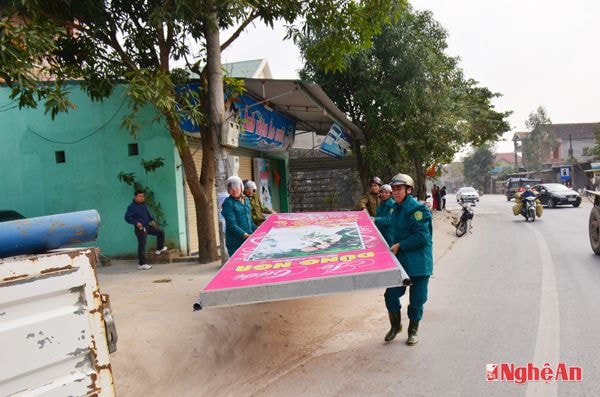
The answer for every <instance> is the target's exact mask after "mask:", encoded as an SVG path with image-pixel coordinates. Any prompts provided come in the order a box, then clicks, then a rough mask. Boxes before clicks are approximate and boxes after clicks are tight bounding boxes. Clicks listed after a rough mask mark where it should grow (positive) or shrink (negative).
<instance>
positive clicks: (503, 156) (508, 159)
mask: <svg viewBox="0 0 600 397" xmlns="http://www.w3.org/2000/svg"><path fill="white" fill-rule="evenodd" d="M517 164H518V165H521V164H523V160H522V158H521V155H519V154H517ZM494 168H502V169H506V168H515V153H514V152H508V153H496V157H495V158H494Z"/></svg>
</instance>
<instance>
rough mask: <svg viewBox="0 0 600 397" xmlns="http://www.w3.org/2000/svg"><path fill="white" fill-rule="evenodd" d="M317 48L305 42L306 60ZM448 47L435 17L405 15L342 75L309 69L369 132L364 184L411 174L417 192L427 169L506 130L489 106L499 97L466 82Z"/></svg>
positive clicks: (498, 114)
mask: <svg viewBox="0 0 600 397" xmlns="http://www.w3.org/2000/svg"><path fill="white" fill-rule="evenodd" d="M315 40H318V38H315V37H314V35H305V36H304V37H302V38H301V49H302V50H303V53H304V54H310V52H309V50H308V48H310V46H311V45H312V44H313V41H315ZM446 47H447V45H446V31H445V30H444V29H443V27H442V26H441V25H440V24H439V23H438V22H437V21H435V20H434V19H433V16H432V14H431V13H430V12H422V11H413V10H412V9H411V8H410V7H408V8H406V9H405V10H404V12H403V13H402V14H401V15H399V16H398V17H397V18H395V19H394V20H392V21H391V23H390V24H388V25H385V26H384V27H383V28H382V31H381V33H379V34H378V35H376V36H375V37H374V39H373V44H372V46H371V47H370V48H367V49H363V50H360V51H358V52H357V53H355V54H353V55H351V56H349V57H347V58H346V62H345V68H344V69H343V70H342V71H328V70H327V69H324V68H322V67H320V66H319V65H317V64H315V63H313V62H310V59H309V61H308V62H307V63H306V64H305V67H304V70H303V71H302V73H301V75H302V77H303V78H305V79H312V80H315V81H316V82H318V83H319V84H321V85H322V86H323V88H324V90H325V91H326V92H327V93H328V94H329V95H330V97H331V98H332V100H333V101H334V102H335V103H336V105H337V106H338V107H339V108H340V109H341V110H342V111H344V112H345V113H346V114H348V115H349V116H350V118H351V119H352V120H353V121H354V122H355V123H356V124H357V125H358V126H360V127H361V128H362V130H363V131H364V134H365V138H366V139H365V142H364V145H363V147H362V152H363V158H364V162H363V164H362V167H363V172H362V173H361V174H362V175H363V177H364V175H383V176H387V175H392V174H395V173H397V172H400V171H401V172H406V173H414V174H415V175H414V176H415V177H416V178H415V179H416V180H417V185H418V187H417V190H418V191H419V190H422V189H423V188H424V176H425V169H427V168H428V167H429V166H430V165H432V164H441V163H448V162H450V161H451V160H452V158H453V156H454V154H455V153H457V152H458V151H459V150H460V149H461V148H462V147H463V146H464V145H467V144H474V145H479V144H482V143H483V142H486V141H490V140H495V139H497V138H498V137H499V136H500V135H501V134H502V133H503V132H504V131H507V130H509V125H508V122H507V121H506V118H507V117H508V116H509V114H510V113H508V112H504V113H501V112H497V111H496V110H494V106H493V105H492V103H491V101H492V99H494V98H495V97H497V96H499V94H496V93H493V92H491V91H490V90H489V89H487V88H485V87H480V86H478V83H477V82H476V81H474V80H472V79H465V78H464V77H463V73H462V70H461V69H460V68H459V67H458V60H457V59H456V58H452V57H449V56H448V55H446V53H445V50H446ZM365 171H366V172H365ZM419 187H421V189H419Z"/></svg>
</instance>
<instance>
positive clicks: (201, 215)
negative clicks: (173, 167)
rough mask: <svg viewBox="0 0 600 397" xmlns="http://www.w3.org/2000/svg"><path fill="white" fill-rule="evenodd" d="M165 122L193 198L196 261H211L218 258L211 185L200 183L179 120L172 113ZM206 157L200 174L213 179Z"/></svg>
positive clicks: (211, 168)
mask: <svg viewBox="0 0 600 397" xmlns="http://www.w3.org/2000/svg"><path fill="white" fill-rule="evenodd" d="M167 124H168V126H169V131H170V133H171V136H172V137H173V139H174V141H175V143H176V147H177V151H178V152H179V157H180V158H181V164H182V166H183V172H184V175H185V180H186V182H187V185H188V187H189V189H190V192H191V193H192V197H193V198H194V206H195V208H196V225H197V229H196V230H197V233H198V241H199V249H198V261H199V262H200V263H208V262H213V261H216V260H217V259H218V255H217V243H216V238H215V232H216V231H215V224H214V222H213V219H214V203H213V202H212V201H213V200H212V197H213V190H212V185H210V184H209V185H208V187H209V188H208V189H207V188H206V186H207V185H202V184H201V183H200V178H198V172H197V171H196V163H195V161H194V157H193V156H192V153H191V151H190V147H189V146H188V145H187V144H186V143H185V142H184V141H183V139H182V138H183V136H182V132H181V127H180V126H179V120H178V119H177V118H176V117H175V116H174V115H167ZM205 161H206V159H205V158H204V157H203V159H202V175H203V176H204V175H205V174H207V175H213V177H212V180H213V181H214V173H215V170H214V165H213V166H212V167H206V166H205Z"/></svg>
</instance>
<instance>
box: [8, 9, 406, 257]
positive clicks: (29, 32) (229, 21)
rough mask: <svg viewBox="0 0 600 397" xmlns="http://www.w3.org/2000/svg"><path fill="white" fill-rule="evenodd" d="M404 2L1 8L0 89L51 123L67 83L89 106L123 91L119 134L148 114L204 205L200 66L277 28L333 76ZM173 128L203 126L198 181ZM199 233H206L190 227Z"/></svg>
mask: <svg viewBox="0 0 600 397" xmlns="http://www.w3.org/2000/svg"><path fill="white" fill-rule="evenodd" d="M404 1H405V0H363V1H354V0H351V1H348V0H177V1H147V0H112V1H107V0H45V1H39V0H4V1H2V2H1V4H0V11H1V12H2V15H0V81H5V82H6V84H7V85H8V86H9V87H10V88H11V90H12V92H11V98H12V99H14V100H17V101H18V103H19V106H20V107H32V108H33V107H36V106H37V105H38V103H43V104H44V107H45V110H46V112H47V113H49V114H50V116H52V117H55V116H56V114H57V113H58V112H64V111H68V110H69V109H72V108H73V104H72V103H71V102H70V101H69V95H68V94H69V93H68V91H67V90H64V89H63V88H62V86H63V83H64V82H65V81H68V80H77V81H78V83H79V84H80V86H81V87H82V89H83V90H84V91H85V92H86V93H87V94H88V95H89V97H90V98H92V99H93V100H102V99H103V98H106V97H108V96H110V95H111V94H112V92H113V89H114V87H115V85H116V84H118V83H125V84H126V85H127V90H128V91H127V93H126V95H127V98H128V99H129V109H130V112H129V114H127V115H125V116H124V117H123V119H122V127H124V128H126V129H127V130H129V131H130V132H131V133H132V134H133V135H134V136H135V135H136V134H137V133H138V132H139V131H140V130H141V128H142V125H141V123H140V121H139V120H138V119H137V118H136V115H137V113H138V112H139V111H140V110H141V109H142V108H143V107H144V106H152V107H154V109H155V110H156V117H155V118H154V121H155V122H158V121H165V122H166V125H167V127H168V130H169V133H170V135H171V137H172V138H173V141H174V144H175V146H176V148H177V149H178V150H179V154H180V156H181V158H182V164H183V167H184V170H185V172H186V178H188V179H187V180H188V183H189V186H190V190H191V191H192V194H193V195H194V197H195V199H196V200H200V199H201V198H205V197H212V191H213V190H212V189H213V188H214V180H215V169H214V164H215V162H214V161H212V159H209V157H210V156H211V155H213V156H214V153H215V152H216V150H215V148H214V147H209V146H210V145H213V144H216V143H217V142H218V139H217V136H218V134H217V128H220V118H221V116H222V114H220V113H219V114H209V111H210V110H212V111H217V112H219V111H220V110H219V109H220V107H219V106H210V103H209V95H208V94H207V93H209V92H212V93H214V92H215V91H214V90H220V89H221V84H220V83H221V82H220V81H219V79H218V77H217V78H213V79H208V77H214V76H215V74H214V73H213V74H211V76H208V73H207V72H206V71H205V70H204V68H203V65H207V64H209V65H211V68H212V67H214V65H215V63H217V64H220V51H222V50H223V49H224V48H225V47H227V46H228V45H229V44H231V42H233V41H234V40H235V39H236V38H237V37H238V36H239V35H240V34H241V33H242V31H243V30H244V29H245V27H247V26H248V25H249V24H250V23H253V22H255V21H262V22H263V23H265V24H267V25H268V26H273V24H274V23H275V21H277V20H283V21H285V22H286V23H288V24H289V26H288V30H289V34H288V38H294V39H295V40H298V39H299V37H301V36H302V37H303V36H307V37H313V38H318V39H315V40H313V41H312V42H311V43H310V44H308V45H306V46H304V49H305V50H306V54H307V56H306V57H307V59H309V60H311V61H312V62H314V63H315V64H316V65H318V66H319V67H322V68H324V69H325V70H338V69H341V68H342V67H344V66H346V65H345V63H344V62H345V58H346V56H347V55H348V54H349V53H354V52H356V51H358V50H361V49H364V48H367V47H369V46H370V44H371V42H370V38H371V36H372V34H374V33H377V32H379V31H380V29H381V25H382V23H384V22H385V21H388V20H392V19H393V18H394V17H395V15H396V14H398V13H399V12H400V11H399V10H401V8H402V4H403V3H404ZM17 21H18V23H16V22H17ZM231 27H237V30H236V31H235V33H234V34H233V35H232V36H231V37H230V38H229V39H227V40H225V41H224V42H221V45H220V51H213V52H211V55H210V57H209V55H208V51H207V48H211V49H215V46H214V45H211V46H209V44H208V43H211V44H212V43H215V42H216V41H215V40H214V39H215V38H216V33H218V31H219V28H220V29H226V28H231ZM209 39H210V40H209ZM217 46H218V42H217ZM216 49H217V50H219V48H216ZM217 58H218V59H217ZM175 61H181V62H185V65H186V69H188V70H191V71H193V72H195V73H197V74H198V75H199V76H200V77H199V80H200V84H201V87H202V88H201V90H200V92H199V91H198V90H196V91H193V90H190V89H185V88H183V89H182V87H184V85H185V84H186V83H188V82H189V77H188V73H187V72H185V71H183V70H182V69H177V68H173V66H172V63H173V62H175ZM217 70H218V69H217ZM213 72H214V71H213ZM43 80H52V83H43V82H42V81H43ZM209 80H210V81H211V83H210V86H209ZM228 83H229V84H228V87H230V89H232V90H234V91H237V92H240V91H241V85H240V83H239V82H238V83H235V82H234V81H229V82H228ZM215 109H216V110H215ZM181 118H185V119H187V120H189V121H191V122H192V123H193V124H195V125H200V126H203V128H201V131H202V132H201V133H202V138H203V145H204V146H203V150H204V149H205V150H206V152H205V154H206V157H204V158H205V159H207V161H205V166H204V167H203V168H202V171H201V175H200V176H199V177H197V175H196V174H197V173H196V166H195V164H194V161H193V158H192V156H191V153H190V150H189V146H188V145H187V141H186V138H185V135H184V134H183V132H182V131H181V127H180V124H179V120H180V119H181ZM206 126H210V127H212V128H204V127H206ZM207 138H210V139H207ZM208 160H210V161H208ZM207 168H208V169H207ZM201 181H204V182H203V184H201ZM148 196H149V195H148ZM197 202H198V201H197ZM196 210H197V212H198V214H204V215H207V216H206V219H210V218H211V216H210V215H211V214H212V211H214V209H213V208H212V207H209V206H205V207H204V206H203V207H200V208H197V209H196ZM201 227H209V226H207V225H200V224H198V228H201ZM207 241H209V243H207V244H213V240H210V239H207ZM207 249H208V250H210V251H211V254H210V255H212V256H211V257H210V258H208V257H207V256H205V255H204V254H205V253H204V252H201V255H200V256H201V257H202V258H204V259H211V260H214V259H215V258H216V244H213V246H211V247H208V248H207ZM213 253H214V255H213ZM213 256H214V257H213Z"/></svg>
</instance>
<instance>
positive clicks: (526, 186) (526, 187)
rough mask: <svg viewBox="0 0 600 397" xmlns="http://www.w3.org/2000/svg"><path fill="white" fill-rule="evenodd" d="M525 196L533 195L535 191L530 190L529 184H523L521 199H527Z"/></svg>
mask: <svg viewBox="0 0 600 397" xmlns="http://www.w3.org/2000/svg"><path fill="white" fill-rule="evenodd" d="M527 197H535V192H534V191H533V190H531V186H529V185H525V191H524V192H523V193H522V194H521V198H522V199H523V201H525V200H527Z"/></svg>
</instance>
